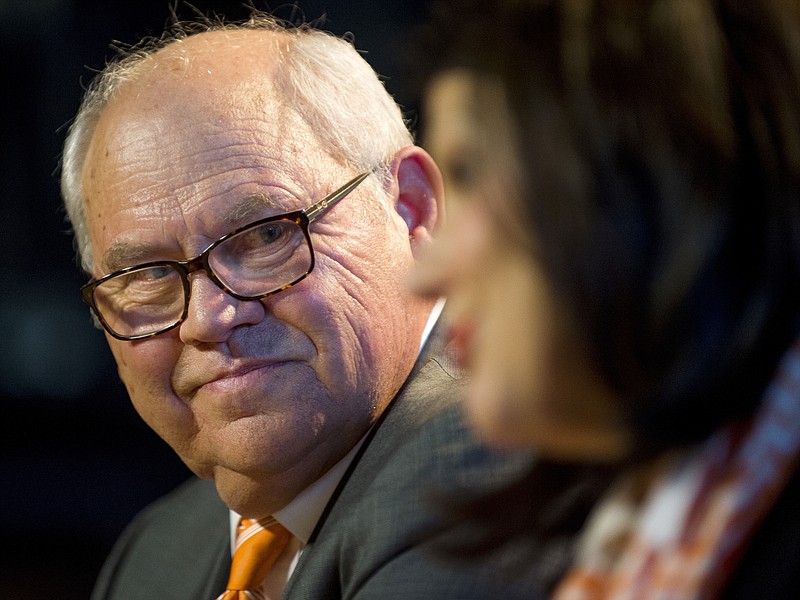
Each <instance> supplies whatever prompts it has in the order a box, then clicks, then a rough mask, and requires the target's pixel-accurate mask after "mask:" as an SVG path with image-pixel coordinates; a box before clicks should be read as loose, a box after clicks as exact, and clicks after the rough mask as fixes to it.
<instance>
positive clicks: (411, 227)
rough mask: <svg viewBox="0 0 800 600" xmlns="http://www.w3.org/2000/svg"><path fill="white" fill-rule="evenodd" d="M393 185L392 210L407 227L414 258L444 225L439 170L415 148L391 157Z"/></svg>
mask: <svg viewBox="0 0 800 600" xmlns="http://www.w3.org/2000/svg"><path fill="white" fill-rule="evenodd" d="M391 171H392V177H393V178H394V180H395V181H396V185H397V197H396V199H395V204H394V209H395V211H397V214H399V215H400V217H401V218H402V219H403V221H404V222H405V224H406V227H408V235H409V238H410V241H411V251H412V252H413V254H414V257H415V258H417V259H418V258H419V252H420V251H421V250H422V249H423V248H424V247H425V246H427V245H428V244H430V242H431V240H432V236H433V234H434V232H435V231H436V230H437V229H438V228H439V227H441V225H442V224H443V222H444V213H445V211H444V184H443V182H442V173H441V171H439V167H438V166H437V165H436V163H435V162H434V161H433V159H432V158H431V157H430V155H429V154H428V153H427V152H425V150H423V149H422V148H420V147H418V146H407V147H405V148H403V149H401V150H399V151H398V152H397V153H395V155H394V158H393V159H392V164H391Z"/></svg>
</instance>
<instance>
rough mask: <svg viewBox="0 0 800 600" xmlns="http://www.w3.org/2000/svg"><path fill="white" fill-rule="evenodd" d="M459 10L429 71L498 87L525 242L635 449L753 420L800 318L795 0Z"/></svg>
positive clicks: (591, 2)
mask: <svg viewBox="0 0 800 600" xmlns="http://www.w3.org/2000/svg"><path fill="white" fill-rule="evenodd" d="M455 4H457V6H456V8H457V10H453V11H451V12H448V11H447V9H446V7H444V8H442V7H441V6H438V5H437V6H438V7H437V9H436V10H438V13H437V14H436V15H434V20H433V25H432V27H433V28H434V29H435V31H436V35H437V36H438V41H437V42H436V47H437V48H438V50H436V51H435V52H434V53H433V54H435V55H438V56H440V57H441V60H440V61H438V62H437V64H436V69H438V70H443V69H446V68H448V67H467V68H469V69H471V70H473V71H477V72H479V73H481V74H482V75H483V76H485V77H488V78H491V79H493V80H495V82H497V81H499V82H500V83H501V84H502V85H503V86H504V88H505V92H506V97H507V99H508V104H509V107H510V109H511V113H512V114H513V115H514V119H515V122H514V124H513V127H514V129H515V130H516V134H517V135H516V140H515V143H516V144H517V146H518V149H519V154H520V158H521V161H522V164H523V165H524V176H523V181H521V182H520V187H521V191H522V194H521V198H523V199H524V202H525V206H524V210H525V211H527V216H528V219H527V226H528V227H529V229H530V232H531V236H532V238H533V239H534V240H535V243H536V248H537V256H538V258H539V259H540V260H541V261H542V264H543V267H544V269H545V271H546V273H547V274H548V276H549V278H550V280H551V282H552V283H553V285H554V288H555V290H556V294H557V297H559V298H561V299H563V301H564V302H565V304H566V306H567V307H568V309H569V310H570V311H571V314H572V315H573V316H574V319H575V322H576V323H577V324H578V326H579V327H580V331H582V332H584V335H585V337H586V340H585V342H586V346H587V348H588V352H589V354H590V356H591V357H592V359H593V360H594V361H595V362H596V364H597V366H598V367H599V368H600V369H601V372H602V373H603V375H604V377H605V379H606V380H607V382H608V383H609V384H610V385H611V386H612V388H613V389H614V391H615V392H616V393H617V394H618V396H619V397H620V399H621V402H622V403H623V410H624V413H625V414H626V416H628V417H629V418H630V420H631V423H633V425H634V427H635V431H636V432H637V434H638V435H639V437H640V442H641V444H642V447H643V448H645V447H648V446H649V447H651V448H654V449H656V448H660V447H664V446H666V445H675V444H682V443H686V442H691V441H696V440H699V439H702V438H703V437H705V436H707V435H708V434H709V433H710V432H711V431H713V430H714V429H715V428H716V427H718V426H719V425H720V424H721V423H723V422H725V421H728V420H732V419H737V418H740V417H744V416H747V415H749V414H751V413H752V412H753V410H754V409H755V407H756V405H757V404H758V402H759V400H760V396H761V392H762V391H763V389H764V387H765V386H766V384H767V382H768V380H769V379H770V377H771V376H772V375H773V371H774V369H775V366H776V364H777V362H778V359H779V356H780V355H781V354H782V353H783V352H784V351H785V350H786V349H787V347H788V345H789V344H790V343H791V342H792V341H793V339H794V337H795V336H796V335H797V331H798V309H799V308H800V3H798V2H796V0H758V1H753V0H639V1H635V2H632V1H630V0H527V1H525V0H498V1H497V2H495V3H486V2H473V3H470V2H467V3H466V4H465V3H463V2H461V3H455ZM467 4H473V6H467ZM443 23H444V25H443ZM426 48H427V49H428V51H429V52H431V51H430V45H429V44H428V45H427V46H426Z"/></svg>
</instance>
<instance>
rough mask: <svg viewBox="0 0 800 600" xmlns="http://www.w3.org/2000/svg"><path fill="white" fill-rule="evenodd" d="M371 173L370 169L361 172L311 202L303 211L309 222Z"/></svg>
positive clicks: (332, 205) (333, 204) (331, 206)
mask: <svg viewBox="0 0 800 600" xmlns="http://www.w3.org/2000/svg"><path fill="white" fill-rule="evenodd" d="M371 173H372V171H367V172H366V173H361V175H358V176H357V177H356V178H355V179H351V180H350V181H348V182H347V183H345V184H344V185H343V186H342V187H340V188H339V189H338V190H336V191H335V192H331V193H330V194H328V195H327V196H325V197H324V198H323V199H322V200H320V201H319V202H317V203H315V204H312V205H311V206H309V207H308V208H306V209H305V210H304V211H303V212H304V213H305V215H306V216H307V217H308V221H309V222H311V221H313V220H314V219H316V218H317V217H318V216H320V215H321V214H322V213H324V212H326V211H327V210H328V209H329V208H333V207H334V206H335V205H336V203H337V202H339V200H341V199H342V198H344V197H345V196H347V194H349V193H350V192H352V191H353V190H354V189H356V188H357V187H358V184H360V183H361V182H362V181H364V180H365V179H366V178H367V177H369V176H370V174H371Z"/></svg>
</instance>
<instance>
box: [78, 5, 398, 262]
mask: <svg viewBox="0 0 800 600" xmlns="http://www.w3.org/2000/svg"><path fill="white" fill-rule="evenodd" d="M130 98H135V99H136V104H137V107H136V108H135V109H134V110H133V111H132V112H131V113H130V115H128V116H127V117H126V118H129V119H131V122H130V123H129V125H128V126H129V127H134V126H140V127H149V128H150V130H151V132H152V128H153V127H157V126H158V124H157V122H148V120H149V119H150V118H151V117H150V116H149V111H151V110H152V109H153V108H155V107H159V108H161V109H166V108H169V107H171V108H172V109H173V110H171V111H170V112H171V114H172V117H170V118H176V119H190V118H204V119H205V120H206V121H207V122H208V123H209V124H210V125H212V126H213V122H214V114H220V113H224V114H226V115H228V116H230V115H233V116H234V117H236V116H242V117H243V118H246V115H248V114H250V115H252V114H257V113H258V111H259V110H260V111H262V112H263V111H265V110H271V111H274V110H280V111H282V115H293V116H292V117H291V118H289V121H291V120H292V119H294V118H298V119H300V120H301V121H302V122H304V123H305V124H306V125H307V127H308V130H309V131H310V132H311V134H312V135H313V136H314V138H315V140H316V145H317V146H318V147H319V148H321V149H322V150H323V151H324V152H326V153H327V154H329V155H330V156H331V157H333V158H334V159H335V160H336V161H337V162H338V163H340V164H342V165H346V166H347V167H349V168H352V169H354V170H365V169H368V168H370V167H372V166H374V165H376V164H381V163H382V162H386V161H388V160H389V159H390V157H391V156H392V155H393V154H394V153H395V152H396V151H397V150H398V149H400V148H402V147H404V146H406V145H408V144H410V143H411V136H410V134H409V132H408V130H407V128H406V125H405V123H404V121H403V117H402V114H401V112H400V110H399V108H398V107H397V105H396V104H395V102H394V101H393V99H392V98H391V97H390V96H389V94H388V93H387V92H386V90H385V88H384V87H383V85H382V83H381V82H380V81H379V79H378V77H377V76H376V74H375V73H374V72H373V70H372V69H371V67H370V66H369V65H368V64H367V63H366V62H365V61H364V60H363V59H362V58H361V56H360V55H359V54H358V52H356V50H355V49H354V48H353V46H352V45H351V44H350V43H349V42H346V41H344V40H341V39H338V38H336V37H334V36H332V35H330V34H327V33H325V32H322V31H318V30H314V29H311V28H305V27H302V28H286V27H284V26H283V25H281V24H280V23H278V22H276V21H275V20H274V19H272V18H271V17H269V16H267V15H263V14H260V13H256V14H254V16H253V18H252V19H251V20H250V21H248V22H247V23H244V24H224V23H221V22H215V23H212V24H203V26H202V27H201V28H200V30H198V25H197V24H191V25H188V24H181V25H177V26H176V28H175V31H174V32H173V33H172V34H171V35H165V36H163V37H162V38H160V39H159V40H149V41H146V42H143V43H142V44H141V45H139V46H137V47H135V48H134V49H132V50H131V51H128V52H127V53H125V54H124V55H121V56H120V57H119V58H118V59H116V60H115V61H113V62H111V63H110V64H109V65H107V66H106V68H105V69H104V70H103V72H102V73H101V74H100V75H99V76H98V77H97V78H96V79H95V80H94V81H93V82H92V84H91V86H90V88H89V90H88V91H87V93H86V95H85V97H84V100H83V102H82V105H81V108H80V110H79V112H78V114H77V116H76V118H75V122H74V123H73V125H72V127H71V128H70V132H69V134H68V136H67V140H66V143H65V148H64V157H63V163H62V194H63V197H64V203H65V207H66V209H67V214H68V217H69V219H70V221H71V223H72V226H73V229H74V232H75V240H76V246H77V250H78V253H79V256H80V259H81V264H82V265H83V267H84V269H85V270H86V271H87V272H89V271H91V269H92V264H93V257H92V248H91V243H90V240H89V237H88V233H87V228H86V194H85V189H84V181H85V179H84V178H85V176H86V175H87V174H86V173H84V166H85V164H86V159H87V154H88V152H89V149H90V146H92V141H93V138H94V136H95V129H96V128H97V126H98V124H99V123H100V120H101V116H103V114H104V113H106V111H114V110H115V106H114V104H115V101H116V100H119V99H130ZM125 109H126V110H129V111H130V110H132V109H133V107H132V106H131V105H130V104H127V105H126V106H125ZM163 114H167V113H166V111H165V112H164V113H163ZM110 115H111V112H109V113H108V115H106V116H107V117H108V116H110ZM136 115H139V116H140V117H141V119H140V120H139V121H138V122H137V121H136ZM107 120H108V121H109V122H110V121H111V119H107ZM154 139H157V136H156V138H154ZM95 145H96V143H95Z"/></svg>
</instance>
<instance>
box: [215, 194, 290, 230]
mask: <svg viewBox="0 0 800 600" xmlns="http://www.w3.org/2000/svg"><path fill="white" fill-rule="evenodd" d="M265 211H270V212H273V213H275V214H279V213H280V212H281V206H280V203H279V202H278V200H277V199H276V198H275V197H274V196H271V195H269V194H252V195H250V196H245V197H244V198H242V199H241V200H239V201H238V202H236V203H235V204H234V205H233V207H232V208H231V210H230V211H228V213H227V214H226V215H225V218H224V222H225V224H226V225H227V226H229V227H230V228H232V229H233V228H236V227H240V226H242V225H247V223H248V222H249V221H252V220H254V219H257V218H261V217H262V216H266V215H265V214H264V212H265Z"/></svg>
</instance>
